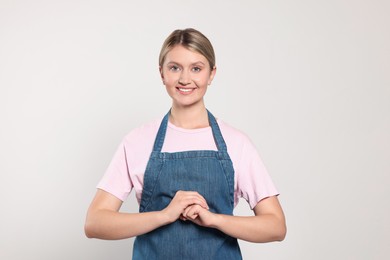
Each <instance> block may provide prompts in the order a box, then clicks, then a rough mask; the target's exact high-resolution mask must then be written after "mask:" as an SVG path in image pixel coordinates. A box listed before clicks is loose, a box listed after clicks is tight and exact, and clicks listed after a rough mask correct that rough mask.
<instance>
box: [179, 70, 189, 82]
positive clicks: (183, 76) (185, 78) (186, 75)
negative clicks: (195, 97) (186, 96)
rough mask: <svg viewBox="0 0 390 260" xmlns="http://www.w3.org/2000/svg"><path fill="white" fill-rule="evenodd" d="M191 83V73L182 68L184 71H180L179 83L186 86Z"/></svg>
mask: <svg viewBox="0 0 390 260" xmlns="http://www.w3.org/2000/svg"><path fill="white" fill-rule="evenodd" d="M190 83H191V76H190V73H189V72H188V71H187V70H182V72H181V73H180V78H179V84H181V85H183V86H184V85H188V84H190Z"/></svg>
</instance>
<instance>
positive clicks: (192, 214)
mask: <svg viewBox="0 0 390 260" xmlns="http://www.w3.org/2000/svg"><path fill="white" fill-rule="evenodd" d="M200 209H201V208H200V206H199V205H194V206H191V207H189V208H188V209H186V215H185V216H186V218H189V219H192V220H194V219H196V218H197V217H198V216H199V211H200Z"/></svg>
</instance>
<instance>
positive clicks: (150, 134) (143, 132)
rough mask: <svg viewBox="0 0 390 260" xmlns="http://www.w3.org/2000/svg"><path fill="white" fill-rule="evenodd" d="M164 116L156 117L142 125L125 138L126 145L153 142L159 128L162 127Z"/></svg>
mask: <svg viewBox="0 0 390 260" xmlns="http://www.w3.org/2000/svg"><path fill="white" fill-rule="evenodd" d="M162 118H163V117H162V116H160V117H158V118H155V119H154V120H152V121H150V122H148V123H145V124H143V125H140V126H138V127H136V128H134V129H133V130H131V131H130V132H129V133H128V134H126V135H125V137H124V138H123V143H124V145H125V146H126V147H129V146H131V147H134V146H135V147H137V146H139V145H147V144H148V143H153V141H154V138H155V136H156V134H157V131H158V128H159V127H160V124H161V121H162Z"/></svg>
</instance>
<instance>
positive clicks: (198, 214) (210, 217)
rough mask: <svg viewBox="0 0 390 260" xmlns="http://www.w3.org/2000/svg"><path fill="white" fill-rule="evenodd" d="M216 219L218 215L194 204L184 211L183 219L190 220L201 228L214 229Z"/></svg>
mask: <svg viewBox="0 0 390 260" xmlns="http://www.w3.org/2000/svg"><path fill="white" fill-rule="evenodd" d="M216 217H217V214H215V213H212V212H210V211H209V210H207V209H205V208H203V207H201V206H199V205H197V204H194V205H191V206H188V207H187V208H186V209H185V210H184V212H183V214H182V218H181V219H182V220H190V221H192V222H194V223H195V224H197V225H199V226H203V227H212V226H213V223H214V221H215V218H216Z"/></svg>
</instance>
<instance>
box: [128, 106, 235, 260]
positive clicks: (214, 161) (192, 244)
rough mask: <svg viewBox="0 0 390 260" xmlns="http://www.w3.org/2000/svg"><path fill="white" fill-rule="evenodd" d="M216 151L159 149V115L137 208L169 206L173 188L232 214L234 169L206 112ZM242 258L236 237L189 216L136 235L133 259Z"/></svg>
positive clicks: (164, 122)
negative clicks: (197, 221) (191, 194)
mask: <svg viewBox="0 0 390 260" xmlns="http://www.w3.org/2000/svg"><path fill="white" fill-rule="evenodd" d="M207 113H208V118H209V123H210V126H211V129H212V132H213V136H214V140H215V143H216V146H217V148H218V151H211V150H202V151H185V152H175V153H166V152H164V153H163V152H161V149H162V146H163V143H164V139H165V133H166V130H167V125H168V117H169V112H168V114H167V115H166V116H165V117H164V118H163V120H162V122H161V125H160V128H159V130H158V133H157V137H156V140H155V142H154V147H153V151H152V153H151V155H150V158H149V161H148V164H147V166H146V170H145V175H144V187H143V191H142V198H141V204H140V209H139V211H140V212H149V211H159V210H162V209H164V208H165V207H167V206H168V204H169V203H170V202H171V200H172V198H173V197H174V196H175V194H176V192H177V191H179V190H183V191H197V192H198V193H200V194H201V195H202V196H203V197H204V198H205V199H206V201H207V204H208V206H209V208H210V211H211V212H215V213H220V214H226V215H233V208H234V169H233V164H232V161H231V160H230V157H229V155H228V153H227V147H226V144H225V141H224V139H223V137H222V134H221V131H220V129H219V126H218V124H217V121H216V119H215V118H214V116H213V115H212V114H211V113H210V112H209V111H207ZM154 259H164V260H165V259H167V260H175V259H180V260H187V259H201V260H206V259H210V260H211V259H212V260H218V259H223V260H230V259H232V260H233V259H234V260H236V259H242V257H241V252H240V248H239V246H238V242H237V239H236V238H233V237H230V236H228V235H226V234H224V233H223V232H221V231H219V230H217V229H214V228H206V227H202V226H198V225H196V224H194V223H192V222H191V221H189V220H187V221H182V220H180V219H178V220H176V221H175V222H173V223H171V224H168V225H165V226H162V227H159V228H157V229H155V230H153V231H151V232H149V233H146V234H143V235H140V236H138V237H137V238H136V239H135V242H134V248H133V260H154Z"/></svg>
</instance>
